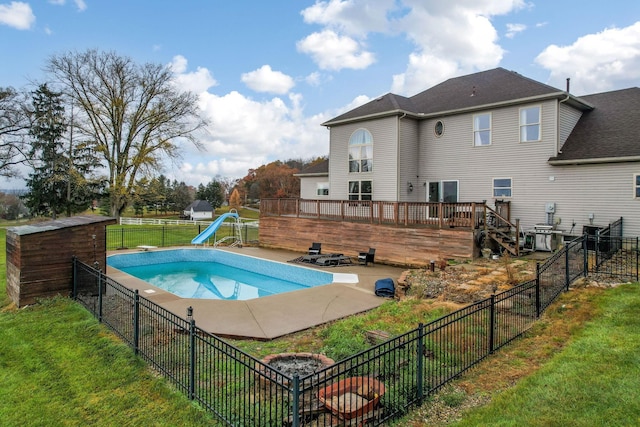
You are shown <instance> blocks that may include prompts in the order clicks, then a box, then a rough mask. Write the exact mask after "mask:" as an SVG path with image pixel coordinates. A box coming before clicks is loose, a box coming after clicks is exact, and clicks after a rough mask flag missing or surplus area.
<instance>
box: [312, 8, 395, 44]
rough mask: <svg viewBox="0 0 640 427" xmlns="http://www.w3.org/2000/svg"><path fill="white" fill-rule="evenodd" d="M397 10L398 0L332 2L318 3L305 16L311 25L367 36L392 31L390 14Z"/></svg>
mask: <svg viewBox="0 0 640 427" xmlns="http://www.w3.org/2000/svg"><path fill="white" fill-rule="evenodd" d="M397 8H398V6H397V4H396V1H395V0H366V1H362V0H329V1H316V3H315V4H314V5H313V6H310V7H308V8H306V9H304V10H303V11H302V12H301V14H302V17H303V18H304V22H306V23H308V24H321V25H323V26H325V27H327V28H331V29H334V30H336V31H337V32H340V33H344V34H350V35H356V36H363V37H364V36H366V34H367V33H369V32H372V31H374V32H386V31H388V30H389V23H388V15H389V14H390V13H391V12H392V11H394V10H396V9H397Z"/></svg>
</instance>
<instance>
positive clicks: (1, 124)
mask: <svg viewBox="0 0 640 427" xmlns="http://www.w3.org/2000/svg"><path fill="white" fill-rule="evenodd" d="M28 129H29V113H28V105H27V101H26V98H24V97H23V94H20V93H18V92H16V91H15V90H14V89H13V88H0V176H3V177H6V178H11V177H16V176H18V175H19V172H18V170H17V169H16V166H17V165H19V164H21V163H24V162H25V161H26V160H27V156H26V153H25V138H26V137H27V135H28Z"/></svg>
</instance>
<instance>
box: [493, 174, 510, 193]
mask: <svg viewBox="0 0 640 427" xmlns="http://www.w3.org/2000/svg"><path fill="white" fill-rule="evenodd" d="M511 192H512V190H511V178H493V197H511Z"/></svg>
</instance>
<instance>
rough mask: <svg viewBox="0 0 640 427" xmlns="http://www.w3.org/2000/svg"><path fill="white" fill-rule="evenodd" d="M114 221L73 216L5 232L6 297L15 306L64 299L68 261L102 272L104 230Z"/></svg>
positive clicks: (68, 285) (67, 289)
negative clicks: (49, 298) (90, 265)
mask: <svg viewBox="0 0 640 427" xmlns="http://www.w3.org/2000/svg"><path fill="white" fill-rule="evenodd" d="M115 223H116V219H115V218H110V217H104V216H95V215H87V216H74V217H70V218H62V219H57V220H53V221H47V222H41V223H37V224H32V225H22V226H19V227H11V228H9V229H7V295H8V296H9V298H10V299H11V301H13V302H14V303H15V304H16V305H17V306H18V307H23V306H25V305H29V304H33V303H35V301H36V298H43V297H52V296H55V295H65V296H68V295H70V293H71V289H72V285H73V284H72V258H73V256H76V257H77V258H78V259H79V260H80V261H82V262H85V263H87V264H92V265H93V264H94V263H97V265H98V267H99V268H101V269H104V268H105V266H106V261H107V241H106V227H107V225H110V224H115Z"/></svg>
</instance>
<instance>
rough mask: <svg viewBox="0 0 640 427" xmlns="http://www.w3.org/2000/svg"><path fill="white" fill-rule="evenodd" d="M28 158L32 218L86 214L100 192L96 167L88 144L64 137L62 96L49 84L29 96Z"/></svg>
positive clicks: (65, 128)
mask: <svg viewBox="0 0 640 427" xmlns="http://www.w3.org/2000/svg"><path fill="white" fill-rule="evenodd" d="M32 96H33V98H32V106H33V109H32V111H31V116H32V117H31V121H32V125H31V128H30V129H29V135H30V136H31V139H32V142H31V149H30V151H29V158H30V159H31V163H32V167H33V173H31V174H29V178H28V179H27V187H28V188H29V193H28V194H27V195H26V197H25V205H26V206H27V207H28V208H29V210H30V211H31V213H32V214H34V215H51V216H52V217H53V218H54V219H55V218H56V217H57V216H58V214H59V213H62V212H65V211H66V214H67V216H71V215H72V214H74V213H77V212H82V211H85V210H86V209H87V208H88V207H89V206H90V204H91V202H92V201H93V199H94V198H95V197H96V196H97V195H98V194H99V193H100V190H101V188H102V186H103V182H102V180H101V179H100V178H97V177H95V176H94V175H93V171H94V169H95V168H96V166H97V160H96V157H95V156H94V155H93V150H92V149H91V144H90V143H87V142H82V141H80V142H78V143H77V144H74V142H73V140H72V138H71V137H70V138H69V142H68V146H66V144H65V138H64V135H65V134H66V132H67V129H68V127H69V126H68V120H67V119H66V118H65V108H64V105H63V96H62V93H60V92H54V91H52V90H50V89H49V87H48V85H47V84H46V83H45V84H41V85H40V86H39V87H38V89H37V90H36V91H34V92H33V94H32Z"/></svg>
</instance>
